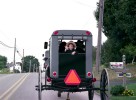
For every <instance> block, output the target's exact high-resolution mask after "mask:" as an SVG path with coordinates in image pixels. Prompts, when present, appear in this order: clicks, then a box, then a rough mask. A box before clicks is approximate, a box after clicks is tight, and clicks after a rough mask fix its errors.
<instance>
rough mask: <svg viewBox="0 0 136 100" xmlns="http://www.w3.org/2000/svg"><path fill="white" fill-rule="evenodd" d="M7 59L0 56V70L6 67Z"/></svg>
mask: <svg viewBox="0 0 136 100" xmlns="http://www.w3.org/2000/svg"><path fill="white" fill-rule="evenodd" d="M6 64H7V57H5V56H1V55H0V69H2V68H4V67H6Z"/></svg>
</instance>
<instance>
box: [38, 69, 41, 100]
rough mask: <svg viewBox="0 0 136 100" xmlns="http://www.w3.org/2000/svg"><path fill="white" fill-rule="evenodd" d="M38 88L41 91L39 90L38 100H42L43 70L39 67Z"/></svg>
mask: <svg viewBox="0 0 136 100" xmlns="http://www.w3.org/2000/svg"><path fill="white" fill-rule="evenodd" d="M38 74H39V75H38V86H39V89H38V100H42V81H41V80H42V79H41V78H42V77H41V68H40V67H39V73H38Z"/></svg>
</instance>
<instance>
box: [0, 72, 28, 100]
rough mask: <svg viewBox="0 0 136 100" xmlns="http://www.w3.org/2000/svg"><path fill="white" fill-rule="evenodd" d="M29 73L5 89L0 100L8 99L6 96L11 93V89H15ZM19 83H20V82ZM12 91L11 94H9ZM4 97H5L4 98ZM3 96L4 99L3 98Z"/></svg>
mask: <svg viewBox="0 0 136 100" xmlns="http://www.w3.org/2000/svg"><path fill="white" fill-rule="evenodd" d="M28 75H29V74H25V75H23V76H22V77H21V78H20V79H19V80H18V81H17V82H16V83H14V84H13V85H12V86H11V87H10V88H9V89H8V90H7V91H5V92H4V93H3V94H2V95H1V96H0V100H8V98H9V97H10V96H11V95H12V94H13V92H11V91H13V90H15V89H17V88H16V87H19V86H20V85H21V84H22V83H23V82H24V81H25V79H26V78H27V76H28ZM20 83H21V84H20ZM11 93H12V94H11ZM4 97H6V98H4ZM3 98H4V99H3Z"/></svg>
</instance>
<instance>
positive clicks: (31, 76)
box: [0, 73, 100, 100]
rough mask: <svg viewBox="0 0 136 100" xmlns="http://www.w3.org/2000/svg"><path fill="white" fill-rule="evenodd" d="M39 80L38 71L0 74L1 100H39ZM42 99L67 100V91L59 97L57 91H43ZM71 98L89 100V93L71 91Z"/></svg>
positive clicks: (97, 99) (73, 99) (98, 99)
mask: <svg viewBox="0 0 136 100" xmlns="http://www.w3.org/2000/svg"><path fill="white" fill-rule="evenodd" d="M43 79H44V77H43ZM37 80H38V74H37V73H23V74H0V100H38V95H37V94H38V92H37V91H36V90H35V85H37V82H38V81H37ZM42 99H43V100H66V93H62V97H61V98H58V97H57V92H55V91H43V92H42ZM70 100H88V93H87V92H81V93H71V94H70ZM94 100H100V97H99V96H98V95H96V94H95V95H94Z"/></svg>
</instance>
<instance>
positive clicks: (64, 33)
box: [52, 30, 92, 36]
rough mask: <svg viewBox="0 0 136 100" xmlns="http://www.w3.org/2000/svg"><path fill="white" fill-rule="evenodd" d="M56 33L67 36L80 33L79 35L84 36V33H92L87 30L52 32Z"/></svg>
mask: <svg viewBox="0 0 136 100" xmlns="http://www.w3.org/2000/svg"><path fill="white" fill-rule="evenodd" d="M52 35H53V36H54V35H67V36H72V35H78V36H80V35H81V36H82V35H87V36H89V35H92V34H91V32H90V31H87V30H56V31H54V32H53V34H52Z"/></svg>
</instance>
